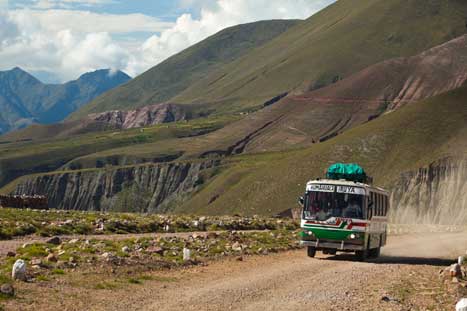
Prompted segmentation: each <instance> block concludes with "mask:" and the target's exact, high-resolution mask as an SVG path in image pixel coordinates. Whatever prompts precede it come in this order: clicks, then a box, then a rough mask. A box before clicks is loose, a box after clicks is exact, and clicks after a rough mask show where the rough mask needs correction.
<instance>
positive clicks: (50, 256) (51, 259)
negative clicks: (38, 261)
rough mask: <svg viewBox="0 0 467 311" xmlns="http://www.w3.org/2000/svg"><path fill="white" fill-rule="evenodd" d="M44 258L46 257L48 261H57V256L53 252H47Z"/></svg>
mask: <svg viewBox="0 0 467 311" xmlns="http://www.w3.org/2000/svg"><path fill="white" fill-rule="evenodd" d="M46 259H47V261H50V262H57V261H58V258H57V257H56V256H55V255H54V254H49V255H48V256H47V258H46Z"/></svg>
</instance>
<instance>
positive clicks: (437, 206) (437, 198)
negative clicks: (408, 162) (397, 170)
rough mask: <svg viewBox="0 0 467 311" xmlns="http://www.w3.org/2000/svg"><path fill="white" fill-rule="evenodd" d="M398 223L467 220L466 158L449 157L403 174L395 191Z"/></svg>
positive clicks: (394, 207)
mask: <svg viewBox="0 0 467 311" xmlns="http://www.w3.org/2000/svg"><path fill="white" fill-rule="evenodd" d="M391 200H392V215H391V217H392V220H393V222H396V223H421V224H423V223H425V224H462V223H465V222H466V221H467V158H463V159H459V158H457V159H456V158H446V159H443V160H439V161H437V162H434V163H432V164H431V165H429V166H428V167H425V168H421V169H419V170H418V171H413V172H408V173H405V174H403V175H402V176H401V178H400V180H399V181H398V182H397V183H396V185H395V186H394V189H393V192H392V197H391Z"/></svg>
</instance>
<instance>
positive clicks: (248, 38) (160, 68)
mask: <svg viewBox="0 0 467 311" xmlns="http://www.w3.org/2000/svg"><path fill="white" fill-rule="evenodd" d="M298 22H299V21H297V20H273V21H260V22H256V23H251V24H244V25H238V26H234V27H231V28H228V29H225V30H223V31H221V32H219V33H217V34H215V35H213V36H211V37H209V38H207V39H206V40H203V41H202V42H200V43H198V44H196V45H194V46H192V47H190V48H188V49H186V50H184V51H182V52H181V53H179V54H177V55H175V56H172V57H170V58H169V59H167V60H166V61H164V62H162V63H161V64H159V65H157V66H155V67H154V68H152V69H150V70H149V71H147V72H145V73H144V74H142V75H140V76H138V77H137V78H135V79H134V80H133V81H131V82H129V83H127V84H126V85H124V86H122V88H120V89H118V90H115V91H110V92H108V93H106V94H104V95H103V96H101V97H99V98H97V99H96V100H95V101H93V102H92V103H91V104H89V105H86V107H83V108H82V109H81V110H80V111H78V112H77V113H75V114H74V115H73V116H72V117H73V118H79V117H83V116H85V115H87V114H89V113H94V112H103V111H107V110H115V109H123V110H128V109H132V108H136V107H141V106H146V105H150V104H154V103H160V102H164V101H167V100H169V99H170V98H172V97H174V96H175V95H177V94H179V93H180V92H182V91H183V90H185V89H186V88H187V87H189V86H190V85H192V84H193V83H195V82H196V81H197V80H199V79H202V78H203V77H204V76H206V75H207V74H209V73H211V72H213V71H215V70H217V69H218V68H220V67H222V65H224V64H227V63H229V62H231V61H232V60H235V59H238V58H240V57H241V56H243V55H244V54H247V53H248V52H250V51H251V50H253V49H254V48H256V47H258V46H260V45H262V44H264V43H265V42H268V41H270V40H271V39H273V38H274V37H276V36H278V35H279V34H281V33H283V32H284V31H286V30H287V29H289V28H290V27H292V26H294V25H297V24H298ZM129 103H130V104H129Z"/></svg>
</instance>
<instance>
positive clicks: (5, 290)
mask: <svg viewBox="0 0 467 311" xmlns="http://www.w3.org/2000/svg"><path fill="white" fill-rule="evenodd" d="M0 293H1V294H2V295H5V296H8V297H13V296H14V295H15V289H14V287H13V285H11V284H2V285H1V286H0Z"/></svg>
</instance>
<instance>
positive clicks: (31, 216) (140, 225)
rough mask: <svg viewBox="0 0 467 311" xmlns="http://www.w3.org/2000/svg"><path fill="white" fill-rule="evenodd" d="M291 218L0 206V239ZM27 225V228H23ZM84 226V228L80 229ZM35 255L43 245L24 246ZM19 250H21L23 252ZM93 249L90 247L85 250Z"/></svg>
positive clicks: (253, 224)
mask: <svg viewBox="0 0 467 311" xmlns="http://www.w3.org/2000/svg"><path fill="white" fill-rule="evenodd" d="M297 227H298V224H297V223H295V222H294V221H292V220H286V219H273V218H261V217H251V218H248V217H227V216H225V217H199V216H188V215H145V214H130V213H97V212H76V211H57V210H49V211H33V210H17V209H7V208H0V239H10V238H14V237H18V236H25V235H30V234H34V233H35V234H38V235H41V236H55V235H65V234H67V235H72V234H88V235H89V234H127V233H156V232H192V231H207V230H212V229H214V230H219V231H221V230H266V229H267V230H278V229H288V230H293V229H296V228H297ZM23 228H27V230H25V229H23ZM83 228H86V229H83ZM23 251H24V252H25V253H29V254H33V255H34V256H36V255H37V256H42V255H44V252H45V250H44V248H41V247H38V245H36V244H33V245H29V246H28V248H26V249H25V250H23ZM23 251H21V252H23ZM88 251H89V252H92V250H88Z"/></svg>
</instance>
